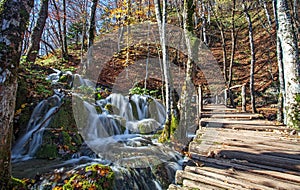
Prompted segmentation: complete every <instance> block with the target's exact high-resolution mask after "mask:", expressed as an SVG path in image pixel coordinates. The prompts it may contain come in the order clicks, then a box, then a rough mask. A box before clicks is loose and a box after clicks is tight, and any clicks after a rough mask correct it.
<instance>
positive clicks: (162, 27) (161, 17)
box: [154, 0, 171, 141]
mask: <svg viewBox="0 0 300 190" xmlns="http://www.w3.org/2000/svg"><path fill="white" fill-rule="evenodd" d="M154 5H155V15H156V20H157V24H158V29H159V34H160V44H161V50H162V64H163V72H164V80H165V93H166V98H165V106H166V123H165V127H164V131H163V134H162V136H161V137H160V141H165V140H168V139H170V135H171V128H170V126H171V87H170V86H171V85H170V67H169V60H168V49H167V46H166V22H167V0H163V6H162V8H163V10H162V11H161V8H160V1H159V0H154Z"/></svg>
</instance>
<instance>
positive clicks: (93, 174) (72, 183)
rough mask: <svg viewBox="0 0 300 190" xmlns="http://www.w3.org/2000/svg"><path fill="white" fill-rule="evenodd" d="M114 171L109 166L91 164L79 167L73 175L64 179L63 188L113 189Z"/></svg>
mask: <svg viewBox="0 0 300 190" xmlns="http://www.w3.org/2000/svg"><path fill="white" fill-rule="evenodd" d="M114 177H115V176H114V172H113V171H112V169H111V168H110V167H109V166H104V165H102V164H93V165H90V166H86V167H85V168H79V169H78V171H76V172H75V173H74V174H73V176H71V177H70V178H69V179H66V180H65V184H64V185H63V187H62V188H63V189H64V190H69V189H70V190H71V189H72V190H73V189H84V190H88V189H100V190H110V189H113V182H114Z"/></svg>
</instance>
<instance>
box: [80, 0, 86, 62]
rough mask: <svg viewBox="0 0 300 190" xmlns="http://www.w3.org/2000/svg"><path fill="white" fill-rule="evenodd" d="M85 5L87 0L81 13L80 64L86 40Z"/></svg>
mask: <svg viewBox="0 0 300 190" xmlns="http://www.w3.org/2000/svg"><path fill="white" fill-rule="evenodd" d="M87 5H88V0H85V10H84V12H83V17H82V23H83V27H82V36H81V48H80V62H81V64H83V54H84V51H85V48H86V46H85V40H86V30H87V29H86V28H87V27H86V25H87Z"/></svg>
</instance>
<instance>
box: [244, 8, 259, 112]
mask: <svg viewBox="0 0 300 190" xmlns="http://www.w3.org/2000/svg"><path fill="white" fill-rule="evenodd" d="M243 5H244V13H245V15H246V19H247V22H248V30H249V44H250V51H251V67H250V84H249V85H250V86H249V87H250V97H251V108H252V113H256V107H255V89H254V68H255V62H256V58H255V46H254V40H253V27H252V20H251V16H250V14H249V12H248V9H249V7H246V6H245V4H243Z"/></svg>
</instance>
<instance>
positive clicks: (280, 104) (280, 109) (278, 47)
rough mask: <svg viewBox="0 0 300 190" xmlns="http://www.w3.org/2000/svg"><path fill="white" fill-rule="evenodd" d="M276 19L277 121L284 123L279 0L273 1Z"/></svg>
mask: <svg viewBox="0 0 300 190" xmlns="http://www.w3.org/2000/svg"><path fill="white" fill-rule="evenodd" d="M272 4H273V12H274V20H275V25H276V52H277V64H278V81H279V96H278V105H277V107H278V110H277V121H278V122H281V123H284V118H285V110H284V109H283V108H284V105H285V88H284V74H283V63H282V48H281V42H280V39H279V36H278V18H277V8H276V4H277V0H273V1H272Z"/></svg>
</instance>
